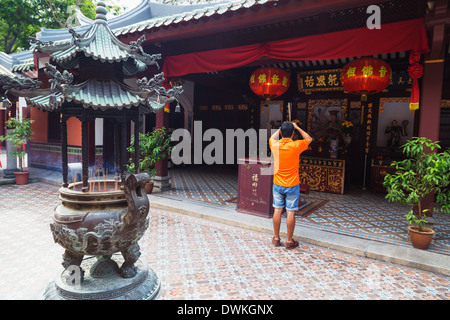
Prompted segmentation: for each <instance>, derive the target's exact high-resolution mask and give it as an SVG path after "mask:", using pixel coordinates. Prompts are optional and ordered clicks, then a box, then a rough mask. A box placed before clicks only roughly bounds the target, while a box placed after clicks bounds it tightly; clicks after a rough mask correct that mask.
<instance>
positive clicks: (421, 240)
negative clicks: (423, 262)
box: [408, 226, 434, 250]
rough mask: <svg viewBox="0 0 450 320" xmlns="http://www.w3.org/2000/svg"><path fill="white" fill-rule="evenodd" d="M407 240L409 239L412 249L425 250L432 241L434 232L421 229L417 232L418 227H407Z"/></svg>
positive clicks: (428, 229)
mask: <svg viewBox="0 0 450 320" xmlns="http://www.w3.org/2000/svg"><path fill="white" fill-rule="evenodd" d="M408 230H409V238H410V239H411V242H412V245H413V247H414V248H417V249H422V250H427V249H428V247H429V246H430V244H431V240H432V239H433V235H434V231H433V230H432V229H430V228H425V227H424V228H422V231H419V228H418V227H412V226H410V227H408Z"/></svg>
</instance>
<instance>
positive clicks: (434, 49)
mask: <svg viewBox="0 0 450 320" xmlns="http://www.w3.org/2000/svg"><path fill="white" fill-rule="evenodd" d="M425 23H426V25H427V28H428V30H429V31H430V34H431V46H430V53H429V54H428V55H427V56H426V57H425V65H424V72H423V80H422V88H421V103H420V119H419V120H420V121H419V136H421V137H427V138H429V139H431V140H433V141H436V140H439V126H440V117H441V100H442V87H443V75H444V57H445V43H446V41H445V39H446V28H447V25H449V24H450V9H449V5H448V1H445V0H437V1H436V2H435V8H434V10H433V11H432V12H431V13H429V14H428V15H427V17H426V18H425ZM433 203H434V194H429V195H428V196H427V197H426V198H425V199H424V200H423V201H422V208H426V209H430V210H429V211H428V212H427V215H428V216H432V215H433V211H432V208H433Z"/></svg>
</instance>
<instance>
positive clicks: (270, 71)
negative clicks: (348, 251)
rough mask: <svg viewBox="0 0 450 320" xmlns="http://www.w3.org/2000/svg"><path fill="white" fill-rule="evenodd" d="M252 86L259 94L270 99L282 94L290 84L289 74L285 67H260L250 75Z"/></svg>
mask: <svg viewBox="0 0 450 320" xmlns="http://www.w3.org/2000/svg"><path fill="white" fill-rule="evenodd" d="M249 83H250V88H251V89H252V91H253V92H254V93H256V94H257V95H258V96H260V97H262V98H264V99H266V100H270V99H273V98H275V97H279V96H281V95H282V94H283V93H285V92H286V91H287V89H288V88H289V84H290V77H289V74H288V73H287V72H286V71H284V70H283V69H278V68H270V67H269V68H260V69H258V70H256V71H255V72H253V73H252V75H251V76H250V82H249Z"/></svg>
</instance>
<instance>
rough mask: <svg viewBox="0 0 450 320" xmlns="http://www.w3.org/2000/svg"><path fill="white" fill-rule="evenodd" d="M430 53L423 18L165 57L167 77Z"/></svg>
mask: <svg viewBox="0 0 450 320" xmlns="http://www.w3.org/2000/svg"><path fill="white" fill-rule="evenodd" d="M409 50H412V51H415V52H417V53H419V54H421V53H426V52H428V51H429V46H428V38H427V34H426V30H425V25H424V19H422V18H420V19H414V20H407V21H401V22H394V23H389V24H384V25H382V26H381V29H372V30H370V29H368V28H358V29H351V30H344V31H338V32H332V33H326V34H320V35H313V36H307V37H301V38H295V39H287V40H278V41H272V42H267V43H262V44H252V45H246V46H241V47H234V48H226V49H217V50H209V51H202V52H194V53H188V54H181V55H177V56H168V57H167V58H166V60H165V62H164V65H163V68H162V71H163V72H164V74H165V76H166V78H169V77H179V76H183V75H186V74H191V73H204V72H213V71H220V70H226V69H233V68H238V67H242V66H245V65H247V64H249V63H251V62H253V61H256V60H258V59H260V58H262V57H265V56H266V57H270V58H274V59H281V60H288V61H295V60H332V59H339V58H348V57H357V56H368V55H374V54H383V53H391V52H399V51H409Z"/></svg>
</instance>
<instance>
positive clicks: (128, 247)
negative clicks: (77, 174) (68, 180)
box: [50, 173, 149, 278]
mask: <svg viewBox="0 0 450 320" xmlns="http://www.w3.org/2000/svg"><path fill="white" fill-rule="evenodd" d="M148 181H149V175H148V174H147V173H140V174H135V175H134V174H131V175H129V176H128V177H127V178H126V180H125V184H124V186H123V190H122V188H119V189H117V181H111V180H105V181H100V182H99V189H100V190H98V189H97V190H95V189H94V190H92V191H91V192H83V191H81V183H78V184H76V183H75V184H71V185H70V186H69V187H68V188H61V189H60V199H61V204H60V205H58V206H57V207H56V209H55V212H54V216H53V223H52V224H51V225H50V227H51V231H52V234H53V238H54V240H55V242H57V243H58V244H60V245H61V246H62V247H63V248H64V249H66V250H65V253H64V255H63V259H64V262H63V266H64V268H66V269H67V268H68V267H69V266H71V265H75V266H80V264H81V262H82V261H83V257H84V256H85V255H94V256H106V257H108V256H110V255H112V254H114V253H117V252H120V253H121V254H122V255H123V258H124V260H125V261H124V263H123V264H122V266H121V267H120V268H119V269H118V272H119V274H120V275H121V276H122V277H124V278H131V277H134V276H135V275H136V268H135V267H134V263H135V262H136V261H137V260H138V258H139V256H140V254H141V253H140V251H139V250H140V249H139V245H138V243H137V242H138V241H139V239H140V238H141V237H142V236H143V234H144V232H145V230H146V229H147V227H148V211H149V200H148V197H147V194H146V193H145V189H144V186H145V183H147V182H148ZM77 187H78V188H79V189H80V190H77ZM100 187H104V188H105V189H104V190H101V188H100ZM108 263H110V262H108ZM91 272H94V273H95V272H96V271H95V270H93V271H91Z"/></svg>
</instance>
